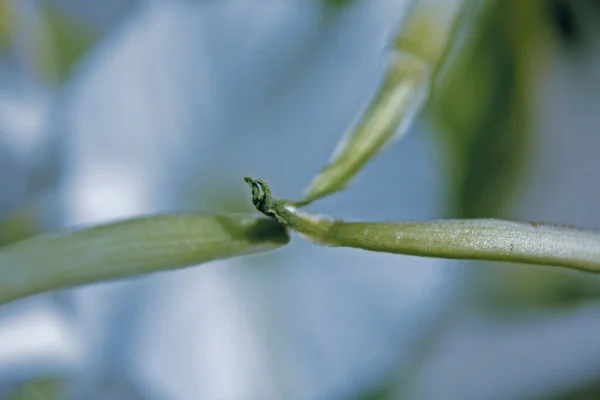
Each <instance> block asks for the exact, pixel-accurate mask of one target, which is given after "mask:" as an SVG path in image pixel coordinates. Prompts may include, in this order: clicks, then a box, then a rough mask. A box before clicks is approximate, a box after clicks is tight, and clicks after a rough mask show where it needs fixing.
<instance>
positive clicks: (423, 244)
mask: <svg viewBox="0 0 600 400" xmlns="http://www.w3.org/2000/svg"><path fill="white" fill-rule="evenodd" d="M246 182H248V184H250V186H251V187H252V188H253V189H252V191H253V199H252V200H253V203H254V205H255V206H256V208H257V209H258V210H259V211H261V212H262V213H264V214H265V215H268V216H271V217H273V218H275V219H277V220H278V221H279V222H281V223H283V224H285V225H287V226H288V227H290V228H291V229H294V230H295V231H297V232H299V233H301V234H303V235H305V236H307V237H308V238H309V239H311V240H313V241H315V242H317V243H320V244H324V245H330V246H343V247H354V248H359V249H364V250H370V251H378V252H386V253H396V254H406V255H414V256H423V257H437V258H448V259H463V260H488V261H508V262H517V263H527V264H540V265H552V266H560V267H567V268H574V269H579V270H583V271H588V272H600V232H596V231H587V230H580V229H576V228H575V227H572V226H566V225H549V224H540V223H535V222H530V223H526V222H513V221H502V220H497V219H465V220H435V221H424V222H344V221H340V220H331V219H324V218H321V217H317V216H313V215H311V214H308V213H305V212H301V211H299V210H297V209H296V208H295V207H294V206H292V205H291V204H290V202H287V201H284V200H277V199H275V198H273V196H272V195H271V192H270V190H269V188H268V186H267V185H266V184H265V183H264V182H263V181H261V180H253V179H251V178H246ZM261 189H262V191H261Z"/></svg>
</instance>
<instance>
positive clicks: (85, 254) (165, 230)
mask: <svg viewBox="0 0 600 400" xmlns="http://www.w3.org/2000/svg"><path fill="white" fill-rule="evenodd" d="M288 242H289V235H288V232H287V230H286V229H285V227H283V226H282V225H281V224H278V223H277V222H275V221H273V220H270V219H267V218H261V217H258V216H255V215H251V214H167V215H156V216H150V217H142V218H136V219H130V220H126V221H122V222H116V223H112V224H107V225H102V226H97V227H92V228H89V229H83V230H78V231H74V232H69V233H62V234H53V235H43V236H38V237H34V238H32V239H28V240H25V241H22V242H18V243H15V244H13V245H9V246H6V247H4V248H1V249H0V304H3V303H6V302H8V301H11V300H14V299H17V298H21V297H25V296H29V295H32V294H35V293H40V292H44V291H50V290H56V289H60V288H65V287H70V286H75V285H82V284H88V283H93V282H99V281H105V280H113V279H120V278H126V277H132V276H136V275H141V274H147V273H151V272H156V271H163V270H170V269H176V268H183V267H187V266H192V265H197V264H201V263H203V262H207V261H212V260H216V259H221V258H228V257H235V256H241V255H245V254H252V253H257V252H263V251H269V250H273V249H276V248H278V247H280V246H283V245H285V244H287V243H288Z"/></svg>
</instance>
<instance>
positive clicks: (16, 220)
mask: <svg viewBox="0 0 600 400" xmlns="http://www.w3.org/2000/svg"><path fill="white" fill-rule="evenodd" d="M38 229H39V227H38V225H37V223H36V217H35V216H34V215H33V214H32V213H31V212H30V210H28V209H27V208H22V209H19V210H17V211H14V212H12V213H11V214H9V215H8V216H7V217H6V218H5V219H3V220H2V223H1V224H0V246H5V245H7V244H9V243H13V242H17V241H19V240H23V239H26V238H28V237H31V236H33V235H35V234H36V233H37V232H38Z"/></svg>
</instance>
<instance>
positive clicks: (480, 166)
mask: <svg viewBox="0 0 600 400" xmlns="http://www.w3.org/2000/svg"><path fill="white" fill-rule="evenodd" d="M480 5H481V6H480V7H477V8H476V12H475V13H474V15H473V17H472V18H471V19H470V21H465V23H464V25H465V26H463V28H462V29H463V30H464V31H466V34H465V35H463V36H464V37H463V39H462V40H461V41H460V42H459V43H458V44H457V45H458V46H459V48H458V49H457V51H456V53H457V54H456V55H455V56H453V57H451V59H450V62H449V63H448V64H449V65H447V66H446V69H445V71H444V73H443V74H442V75H441V77H440V80H439V83H438V85H437V87H436V91H435V93H434V95H433V96H432V100H431V102H430V111H431V112H432V115H433V116H434V118H435V119H436V120H437V122H438V124H439V127H440V133H441V136H440V137H441V139H442V141H443V148H444V149H445V150H446V151H447V152H448V154H449V156H450V157H449V159H450V165H449V168H447V169H446V171H447V173H448V175H447V179H446V181H447V182H448V187H449V191H450V198H451V199H450V207H449V212H450V214H451V215H452V216H454V217H457V218H481V217H490V216H493V217H497V216H500V215H502V214H503V213H504V212H505V210H506V207H507V206H508V205H510V201H511V200H512V198H513V195H514V194H515V193H514V188H516V187H518V185H517V182H518V180H519V178H520V176H522V173H523V165H524V160H525V156H526V152H527V147H526V144H527V142H528V136H529V134H530V131H531V130H530V123H529V122H530V121H529V104H530V102H529V98H528V96H529V94H530V93H531V83H530V81H531V79H530V78H531V73H532V69H531V68H529V65H528V64H529V63H530V60H531V57H532V56H531V55H530V54H532V51H530V49H532V48H539V45H540V42H539V34H538V32H539V21H538V18H539V17H538V16H536V15H537V14H541V10H539V7H540V4H539V2H538V1H531V2H518V1H502V0H494V1H489V2H485V3H481V4H480Z"/></svg>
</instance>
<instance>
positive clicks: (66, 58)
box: [42, 3, 98, 83]
mask: <svg viewBox="0 0 600 400" xmlns="http://www.w3.org/2000/svg"><path fill="white" fill-rule="evenodd" d="M42 14H43V16H44V21H45V23H46V31H47V33H48V35H49V40H48V42H49V43H50V46H51V47H52V48H51V49H43V50H42V54H43V55H44V56H43V57H42V65H43V66H44V68H43V73H44V74H45V75H46V76H47V78H49V79H50V80H52V81H54V82H59V83H60V82H63V81H64V80H65V79H66V78H67V76H68V75H69V72H70V70H71V67H72V66H73V64H74V63H75V62H76V61H77V60H78V58H79V57H80V56H81V55H82V54H83V53H84V52H85V51H86V50H87V49H88V48H90V47H91V45H92V44H94V43H95V42H96V40H97V38H98V34H97V33H96V32H95V31H94V29H93V28H91V27H90V26H89V25H86V24H84V23H82V22H80V21H78V20H77V19H76V18H75V17H74V16H73V15H71V14H69V13H68V12H67V11H65V10H63V9H60V8H58V7H55V6H53V5H51V4H48V3H44V5H43V6H42ZM49 51H50V52H51V53H49Z"/></svg>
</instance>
